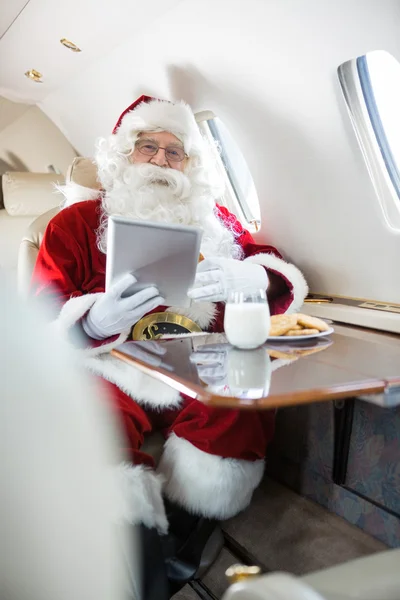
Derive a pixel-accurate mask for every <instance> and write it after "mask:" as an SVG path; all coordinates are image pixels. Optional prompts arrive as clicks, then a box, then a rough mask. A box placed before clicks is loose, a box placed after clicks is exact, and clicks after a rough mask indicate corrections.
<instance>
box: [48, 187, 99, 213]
mask: <svg viewBox="0 0 400 600" xmlns="http://www.w3.org/2000/svg"><path fill="white" fill-rule="evenodd" d="M56 187H57V189H58V191H59V192H61V194H62V195H63V196H64V200H63V202H62V203H61V208H67V206H72V204H77V203H78V202H84V201H85V200H97V198H98V197H99V196H100V191H99V190H95V189H93V188H88V187H84V186H83V185H79V184H78V183H74V182H73V181H69V182H68V183H66V184H65V185H57V186H56Z"/></svg>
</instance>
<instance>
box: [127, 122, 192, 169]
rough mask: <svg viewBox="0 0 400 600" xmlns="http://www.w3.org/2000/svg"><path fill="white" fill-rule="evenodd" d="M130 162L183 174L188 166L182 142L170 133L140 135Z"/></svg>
mask: <svg viewBox="0 0 400 600" xmlns="http://www.w3.org/2000/svg"><path fill="white" fill-rule="evenodd" d="M130 160H131V162H133V163H135V164H139V163H150V164H152V165H155V166H158V167H161V168H170V169H175V170H176V171H182V172H183V171H184V170H185V167H186V165H187V156H186V154H185V150H184V148H183V144H182V142H181V141H180V140H179V139H178V138H177V137H176V136H175V135H173V134H172V133H169V132H168V131H160V132H143V133H140V134H139V136H138V139H137V141H136V144H135V148H134V150H133V152H132V154H131V155H130Z"/></svg>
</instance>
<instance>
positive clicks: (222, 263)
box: [188, 257, 269, 302]
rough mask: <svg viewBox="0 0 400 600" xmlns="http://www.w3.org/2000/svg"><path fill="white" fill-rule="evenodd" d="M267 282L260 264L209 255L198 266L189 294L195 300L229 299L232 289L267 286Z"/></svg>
mask: <svg viewBox="0 0 400 600" xmlns="http://www.w3.org/2000/svg"><path fill="white" fill-rule="evenodd" d="M268 283H269V282H268V275H267V273H266V271H265V269H264V267H262V266H261V265H256V264H255V263H252V262H248V261H242V260H235V259H233V258H217V257H216V258H206V259H205V260H203V261H202V262H201V263H199V264H198V266H197V273H196V279H195V282H194V285H193V287H192V288H191V289H190V290H189V292H188V296H189V298H191V299H192V300H194V301H196V302H204V301H209V302H226V300H227V299H228V295H229V293H230V292H246V291H251V290H254V289H263V290H266V289H267V287H268Z"/></svg>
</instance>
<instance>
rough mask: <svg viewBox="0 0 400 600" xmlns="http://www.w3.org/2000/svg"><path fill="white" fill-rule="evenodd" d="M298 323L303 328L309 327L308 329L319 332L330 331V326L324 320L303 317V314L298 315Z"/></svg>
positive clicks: (307, 316)
mask: <svg viewBox="0 0 400 600" xmlns="http://www.w3.org/2000/svg"><path fill="white" fill-rule="evenodd" d="M296 316H297V322H298V323H299V325H302V326H303V327H307V329H318V331H328V330H329V325H328V324H327V323H325V321H323V320H322V319H318V318H317V317H310V316H309V315H303V314H302V313H298V314H297V315H296Z"/></svg>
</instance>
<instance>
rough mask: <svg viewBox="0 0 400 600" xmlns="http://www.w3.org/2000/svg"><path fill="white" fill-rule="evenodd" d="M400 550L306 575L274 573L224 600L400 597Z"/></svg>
mask: <svg viewBox="0 0 400 600" xmlns="http://www.w3.org/2000/svg"><path fill="white" fill-rule="evenodd" d="M399 565H400V549H393V550H387V551H385V552H378V553H377V554H372V555H370V556H366V557H363V558H358V559H356V560H352V561H349V562H348V563H345V564H343V565H337V566H335V567H330V568H328V569H323V570H321V571H316V572H315V573H311V574H309V575H307V576H305V577H300V578H298V577H294V576H292V575H289V574H288V573H271V574H268V575H263V576H261V577H257V578H254V579H247V580H245V581H242V582H240V583H236V584H235V585H233V586H231V587H230V588H229V589H228V591H227V592H226V593H225V594H224V596H223V598H222V600H400V569H399Z"/></svg>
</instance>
